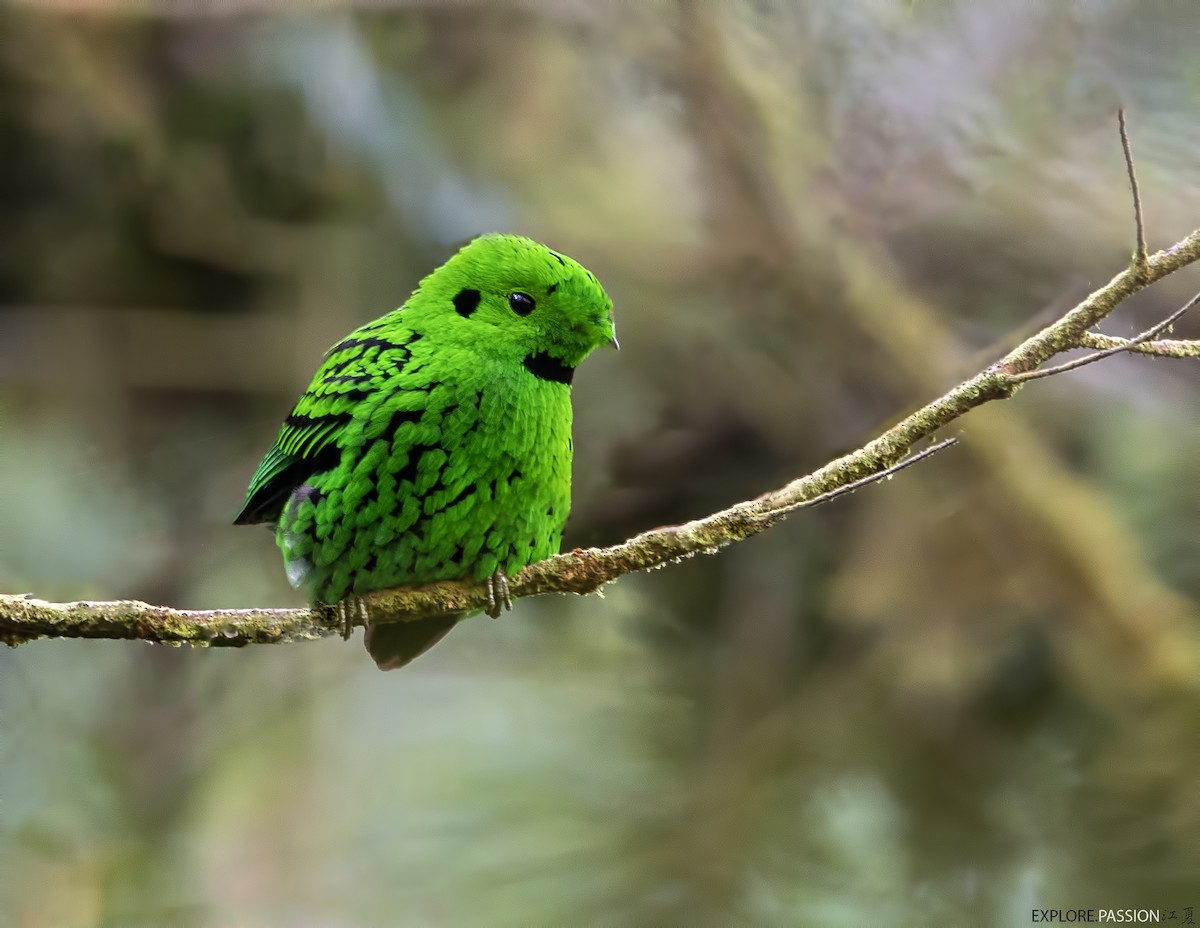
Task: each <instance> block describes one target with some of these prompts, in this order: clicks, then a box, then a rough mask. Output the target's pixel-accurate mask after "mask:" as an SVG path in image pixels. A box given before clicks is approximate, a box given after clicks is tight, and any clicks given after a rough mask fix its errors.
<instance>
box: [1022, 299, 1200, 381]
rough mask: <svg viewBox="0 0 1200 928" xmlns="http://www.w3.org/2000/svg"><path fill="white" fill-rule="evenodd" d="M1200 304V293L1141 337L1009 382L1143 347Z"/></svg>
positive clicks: (1053, 372)
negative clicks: (1139, 346)
mask: <svg viewBox="0 0 1200 928" xmlns="http://www.w3.org/2000/svg"><path fill="white" fill-rule="evenodd" d="M1197 303H1200V293H1197V294H1196V295H1195V296H1194V297H1192V298H1191V299H1190V300H1188V301H1187V302H1186V303H1184V304H1183V306H1181V307H1180V308H1179V309H1177V310H1175V312H1173V313H1171V315H1169V316H1167V318H1166V319H1164V320H1163V321H1162V322H1158V323H1156V324H1154V325H1152V326H1151V327H1150V328H1148V329H1146V331H1145V332H1143V333H1142V334H1141V335H1137V336H1134V337H1133V338H1130V339H1124V340H1122V344H1120V345H1117V346H1116V347H1113V348H1106V349H1105V350H1104V351H1098V352H1096V353H1095V354H1089V355H1088V356H1087V357H1084V358H1076V359H1075V360H1074V361H1067V362H1066V363H1064V364H1056V365H1055V366H1054V367H1046V368H1043V369H1042V370H1038V371H1026V372H1025V373H1023V374H1012V375H1010V376H1009V378H1008V379H1009V381H1010V382H1012V383H1023V382H1025V381H1026V380H1040V379H1041V378H1042V377H1053V376H1054V375H1055V374H1062V373H1065V372H1066V371H1073V370H1075V369H1076V368H1079V367H1084V366H1086V365H1088V364H1094V363H1096V362H1097V361H1103V360H1104V359H1105V358H1108V357H1112V356H1113V355H1114V354H1121V353H1122V352H1125V351H1130V350H1131V349H1134V348H1136V347H1137V346H1138V345H1143V344H1145V343H1146V342H1148V341H1150V339H1152V338H1154V336H1155V335H1158V334H1159V333H1160V332H1165V331H1166V330H1167V329H1169V328H1170V327H1171V326H1173V325H1174V324H1175V323H1176V322H1177V321H1178V320H1179V318H1180V317H1181V316H1182V315H1183V314H1184V313H1186V312H1187V311H1188V310H1189V309H1191V308H1192V307H1193V306H1195V305H1196V304H1197Z"/></svg>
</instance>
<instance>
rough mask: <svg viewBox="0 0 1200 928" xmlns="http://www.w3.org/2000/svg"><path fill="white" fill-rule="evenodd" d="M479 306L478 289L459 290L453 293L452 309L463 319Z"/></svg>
mask: <svg viewBox="0 0 1200 928" xmlns="http://www.w3.org/2000/svg"><path fill="white" fill-rule="evenodd" d="M478 306H479V291H478V290H469V289H468V290H459V291H458V293H456V294H455V295H454V309H455V311H456V312H457V313H458V314H459V315H460V316H462V317H463V318H464V319H466V318H467V317H469V316H470V315H471V313H473V312H475V309H476V307H478Z"/></svg>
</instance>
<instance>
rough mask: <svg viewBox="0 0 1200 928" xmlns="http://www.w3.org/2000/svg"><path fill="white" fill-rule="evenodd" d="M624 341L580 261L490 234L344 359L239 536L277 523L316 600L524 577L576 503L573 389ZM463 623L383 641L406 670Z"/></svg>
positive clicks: (389, 630)
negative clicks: (594, 359) (602, 349)
mask: <svg viewBox="0 0 1200 928" xmlns="http://www.w3.org/2000/svg"><path fill="white" fill-rule="evenodd" d="M606 343H612V344H614V345H615V344H616V334H615V330H614V328H613V322H612V302H611V300H609V298H608V296H607V294H605V292H604V289H603V288H602V287H601V286H600V284H599V282H598V281H597V280H596V278H595V277H594V276H593V275H592V273H591V272H590V271H588V270H586V269H585V268H584V267H582V266H581V265H580V264H578V263H577V262H575V261H573V260H572V259H570V258H568V257H566V256H565V255H561V254H559V253H558V252H555V251H552V250H551V249H549V248H547V247H546V246H545V245H541V244H539V243H537V242H534V241H532V240H530V239H527V238H522V237H520V236H515V235H485V236H481V237H480V238H477V239H475V240H474V241H472V242H471V243H470V244H468V245H466V246H465V247H464V248H463V249H462V250H460V251H459V252H458V253H457V254H456V255H454V256H453V257H452V258H451V259H450V260H449V261H447V262H446V263H445V264H444V265H442V266H441V267H439V268H438V269H437V270H435V271H434V272H433V273H431V274H430V275H429V276H428V277H426V278H425V279H424V280H422V281H421V283H420V285H419V286H418V288H417V289H416V291H414V292H413V294H412V296H410V297H409V299H408V301H407V302H406V303H405V304H404V305H403V306H402V307H401V308H400V309H397V310H394V311H392V312H390V313H388V314H387V315H385V316H383V317H381V318H379V319H377V320H375V321H374V322H370V323H368V324H367V325H364V326H363V327H361V328H359V329H357V330H355V331H354V332H353V333H351V334H350V335H349V336H348V337H347V338H345V339H344V340H342V341H341V342H339V343H338V344H337V345H335V346H334V347H333V348H331V349H330V350H329V353H328V354H327V355H326V358H325V362H324V364H322V365H321V368H320V369H319V370H318V371H317V374H316V376H315V377H314V378H313V381H312V383H311V384H310V385H309V387H308V389H307V390H306V391H305V393H304V395H303V396H301V397H300V399H299V400H298V401H297V403H296V405H295V408H294V409H293V410H292V412H291V413H290V414H289V415H288V417H287V418H286V419H285V420H284V422H283V426H282V428H281V429H280V432H279V436H278V438H276V440H275V444H274V446H273V447H272V448H271V450H270V451H268V452H267V454H266V456H265V457H264V458H263V460H262V463H261V464H259V466H258V469H257V470H256V471H255V473H254V476H253V478H252V479H251V481H250V487H249V489H248V490H247V493H246V502H245V505H244V506H243V508H242V511H241V512H240V513H239V515H238V516H237V518H236V519H235V520H234V521H235V522H236V523H237V524H239V525H244V524H248V523H255V522H269V523H270V522H273V523H275V527H276V541H277V543H278V544H279V547H280V549H281V550H282V552H283V560H284V565H285V568H286V570H287V575H288V578H289V579H290V580H291V582H292V583H293V584H294V585H295V586H298V587H301V588H304V589H306V590H307V591H308V593H309V595H310V596H311V598H312V600H313V601H314V602H320V603H337V602H340V601H342V600H344V599H346V598H347V597H348V596H352V595H355V594H362V593H366V592H369V591H371V590H377V589H385V588H388V587H393V586H401V585H406V584H414V583H429V582H432V581H435V580H450V579H459V578H463V577H474V578H476V579H485V578H487V577H490V576H492V575H493V574H494V573H495V572H496V571H502V572H504V573H505V574H513V573H515V572H516V571H518V570H520V569H521V568H522V567H524V566H525V565H526V564H529V563H532V562H533V561H537V560H541V559H543V558H546V557H549V556H551V555H553V554H555V553H557V551H558V548H559V544H560V542H561V539H562V530H563V526H564V525H565V524H566V520H567V514H568V512H569V510H570V501H571V388H570V384H571V378H572V375H573V373H574V371H575V368H576V367H577V366H578V365H579V364H580V362H582V361H583V359H584V358H585V357H587V355H588V354H590V353H591V352H592V350H593V349H595V348H596V347H597V346H599V345H602V344H606ZM457 618H458V617H446V618H439V619H428V620H422V621H418V622H401V623H394V624H390V625H382V626H377V627H376V628H372V629H369V630H368V635H367V647H368V650H370V652H371V654H372V656H373V657H374V658H375V659H376V662H377V663H379V665H380V666H381V667H384V668H385V669H389V668H391V667H396V666H402V665H403V664H405V663H407V662H408V661H410V660H412V658H414V657H416V656H417V655H418V654H421V653H422V652H424V651H425V650H427V649H428V648H429V647H431V646H432V645H433V644H434V643H436V642H437V641H438V640H439V639H440V638H441V637H442V636H443V635H445V634H446V632H447V631H449V630H450V628H452V627H453V626H454V624H455V622H456V621H457Z"/></svg>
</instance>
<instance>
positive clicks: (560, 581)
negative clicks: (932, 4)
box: [0, 118, 1200, 647]
mask: <svg viewBox="0 0 1200 928" xmlns="http://www.w3.org/2000/svg"><path fill="white" fill-rule="evenodd" d="M1121 133H1122V143H1123V148H1124V151H1125V153H1126V161H1127V166H1128V167H1129V176H1130V183H1131V186H1132V188H1133V193H1134V202H1135V210H1134V212H1135V219H1136V227H1137V228H1136V231H1137V244H1136V250H1135V252H1134V254H1133V257H1132V260H1131V262H1130V264H1129V266H1128V267H1127V268H1126V269H1125V270H1123V271H1121V273H1119V274H1117V275H1116V276H1115V277H1114V278H1113V279H1112V280H1110V281H1109V282H1108V283H1107V284H1105V285H1104V286H1102V287H1100V288H1099V289H1097V290H1095V291H1093V292H1092V293H1091V294H1089V295H1088V296H1087V297H1086V298H1085V299H1084V300H1083V301H1082V302H1080V303H1079V304H1078V305H1076V306H1075V307H1074V308H1072V309H1071V310H1069V311H1068V312H1067V313H1065V314H1064V315H1063V316H1062V317H1061V318H1059V319H1058V320H1057V321H1055V322H1054V323H1052V324H1050V325H1048V326H1046V327H1045V328H1043V329H1042V330H1041V331H1040V332H1038V333H1037V334H1036V335H1034V336H1032V337H1031V338H1028V339H1026V340H1025V341H1024V342H1022V343H1021V344H1020V345H1018V346H1017V347H1016V348H1014V349H1013V350H1012V351H1010V352H1009V353H1008V354H1007V355H1005V356H1004V357H1003V358H1001V359H1000V360H999V361H998V362H996V363H995V364H993V365H991V366H990V367H988V368H986V369H985V370H983V371H980V372H979V373H978V374H975V375H974V376H973V377H970V378H968V379H967V380H964V381H963V382H962V383H960V384H958V386H956V387H954V388H953V389H952V390H950V391H949V392H947V393H946V394H945V395H943V396H941V397H939V398H937V399H936V400H934V401H933V402H931V403H928V404H927V405H925V406H923V407H921V408H920V409H918V410H917V411H916V412H913V413H912V414H910V415H909V416H907V417H906V418H904V419H903V420H901V421H900V422H898V423H897V424H896V425H894V426H892V427H891V428H889V429H887V430H886V431H885V432H883V433H882V434H880V435H879V436H878V437H876V438H875V439H873V440H872V441H870V442H868V443H867V444H865V445H863V446H862V447H861V448H859V449H858V450H856V451H854V452H851V453H850V454H846V455H843V456H842V457H840V458H838V459H836V460H834V461H831V462H829V463H828V464H826V465H825V466H824V467H821V468H820V469H818V470H815V471H813V472H812V473H810V474H808V475H806V476H804V477H800V478H797V479H796V480H793V481H792V482H790V483H788V484H787V485H786V486H783V487H780V488H779V489H777V490H775V491H773V492H770V493H766V494H764V495H762V496H760V497H757V498H756V499H752V500H747V501H745V502H741V503H738V504H737V505H735V506H731V507H730V508H728V509H724V510H722V511H720V512H717V513H714V514H712V515H710V516H707V517H705V518H703V519H697V520H695V521H692V522H687V523H685V524H683V525H672V526H666V527H663V528H656V529H653V530H651V531H648V532H643V533H642V534H640V535H637V536H635V537H634V538H631V539H629V540H628V541H626V542H623V543H622V544H619V545H614V546H612V547H609V548H587V549H579V548H577V549H575V550H573V551H570V552H568V553H566V554H560V555H558V556H556V557H552V558H549V559H547V560H544V561H541V562H539V563H537V564H531V565H530V566H528V567H526V568H525V569H524V570H522V571H521V572H520V573H519V574H517V575H516V576H515V577H512V578H511V579H510V581H509V594H510V596H511V598H512V599H518V598H520V597H525V596H535V595H539V594H542V593H578V594H586V593H592V592H595V591H596V590H598V589H600V587H602V586H603V585H604V584H606V583H609V582H611V581H613V580H616V579H617V578H619V577H621V576H624V575H625V574H628V573H632V572H634V571H639V570H649V569H651V568H655V567H659V566H662V565H664V564H668V563H671V562H674V561H678V560H680V559H682V558H686V557H692V556H693V555H696V554H714V553H716V552H717V551H719V550H720V549H721V548H723V547H724V546H726V545H728V544H732V543H734V542H737V541H742V540H744V539H746V538H749V537H750V536H752V535H756V534H758V533H759V532H761V531H763V530H764V529H766V528H769V527H770V526H771V525H774V524H775V523H776V522H778V521H780V520H781V519H783V518H784V517H785V516H786V515H787V514H789V513H791V512H793V511H795V510H796V509H800V508H805V507H808V506H812V505H816V504H817V503H820V502H824V501H826V500H828V499H830V498H833V497H835V496H840V495H842V494H844V493H846V492H849V491H850V490H852V489H854V488H856V487H858V486H861V485H863V484H864V483H868V482H872V481H873V480H876V479H879V478H881V477H883V476H885V475H887V474H889V473H892V472H894V471H895V470H898V469H901V468H903V467H907V466H908V465H909V464H912V463H915V462H916V461H917V460H920V459H922V458H923V457H926V456H928V455H929V454H932V453H934V452H935V451H938V450H940V449H941V448H944V447H946V446H948V445H949V444H950V443H952V440H951V441H946V442H941V443H939V444H937V445H934V446H932V447H928V448H926V449H925V450H924V451H921V452H919V453H916V454H912V452H913V449H915V448H916V447H917V446H918V444H919V443H921V442H924V441H926V440H927V439H928V438H930V437H931V436H932V435H933V434H934V433H935V432H937V431H938V430H939V429H941V428H944V427H945V426H947V425H949V424H950V423H952V422H954V421H955V420H957V419H959V418H960V417H961V416H963V415H965V414H966V413H967V412H969V411H970V410H972V409H975V408H977V407H979V406H982V405H984V404H985V403H989V402H991V401H993V400H1000V399H1007V398H1009V397H1011V396H1012V395H1013V394H1014V393H1016V391H1017V390H1019V389H1020V387H1021V386H1022V385H1023V383H1024V382H1026V381H1028V380H1032V379H1035V378H1036V377H1039V376H1051V375H1055V374H1058V373H1063V372H1065V371H1067V370H1071V369H1074V368H1075V367H1078V366H1081V365H1082V364H1083V363H1091V362H1092V361H1096V360H1102V359H1103V358H1106V357H1109V356H1111V355H1112V354H1116V353H1120V352H1126V351H1128V352H1140V353H1143V354H1150V355H1154V356H1157V357H1166V358H1176V359H1192V358H1196V357H1198V356H1200V350H1198V348H1197V342H1195V341H1180V340H1153V338H1154V336H1156V335H1158V334H1160V333H1161V332H1162V331H1165V330H1167V329H1169V326H1170V324H1171V323H1172V322H1174V320H1175V319H1177V318H1179V317H1180V316H1182V315H1183V313H1184V312H1186V311H1187V310H1188V309H1190V308H1191V307H1192V306H1194V305H1195V304H1196V303H1197V301H1198V300H1197V299H1193V300H1192V301H1190V302H1189V303H1188V304H1187V305H1185V306H1184V307H1183V308H1181V309H1180V310H1178V311H1177V312H1176V313H1174V314H1172V315H1171V316H1170V317H1168V318H1167V319H1164V320H1163V321H1162V322H1160V323H1159V324H1158V325H1156V326H1153V327H1152V328H1151V329H1148V330H1147V331H1146V332H1143V333H1142V334H1141V335H1140V336H1138V337H1136V338H1133V339H1119V338H1113V337H1111V336H1104V335H1099V334H1097V333H1095V332H1092V331H1090V330H1091V329H1092V328H1093V327H1094V326H1095V325H1097V324H1098V323H1100V322H1101V321H1103V320H1104V319H1106V318H1108V317H1109V316H1110V315H1112V313H1113V311H1114V310H1116V308H1117V307H1118V306H1119V305H1120V304H1121V303H1122V302H1124V301H1125V300H1126V299H1128V298H1129V297H1130V296H1132V295H1133V294H1135V293H1137V292H1139V291H1141V290H1144V289H1145V288H1147V287H1149V286H1150V285H1151V284H1153V283H1155V282H1156V281H1159V280H1161V279H1162V278H1164V277H1166V276H1167V275H1169V274H1172V273H1174V272H1175V271H1178V270H1180V269H1181V268H1183V267H1186V266H1188V265H1189V264H1192V263H1194V262H1195V261H1197V260H1198V259H1200V229H1197V230H1196V231H1194V232H1192V233H1191V234H1190V235H1188V236H1187V237H1186V238H1184V239H1183V240H1182V241H1180V242H1178V243H1176V244H1175V245H1173V246H1172V247H1170V248H1168V249H1166V250H1164V251H1159V252H1156V253H1155V254H1152V255H1147V254H1146V248H1145V238H1144V234H1145V233H1144V224H1143V221H1142V216H1141V203H1140V198H1139V197H1138V192H1137V182H1136V178H1135V175H1134V173H1133V167H1132V160H1131V157H1130V155H1129V147H1128V141H1127V136H1126V135H1125V127H1124V120H1123V118H1122V120H1121ZM1078 348H1091V349H1098V352H1097V353H1096V354H1094V355H1091V356H1088V357H1086V358H1083V359H1079V360H1077V361H1073V362H1068V363H1066V364H1062V365H1059V366H1058V367H1056V368H1053V369H1043V370H1041V371H1039V370H1038V368H1039V367H1041V365H1042V364H1044V363H1045V362H1046V361H1048V360H1050V359H1051V358H1053V357H1056V356H1058V355H1060V354H1062V353H1064V352H1067V351H1071V350H1074V349H1078ZM909 455H911V456H909ZM363 604H364V605H365V606H366V608H367V610H368V614H369V615H370V620H371V622H372V623H373V624H382V623H386V622H399V621H408V620H413V619H418V618H424V617H428V616H431V615H439V614H447V613H454V612H469V611H476V610H481V609H483V607H484V606H485V605H486V604H487V587H486V585H485V584H483V583H477V582H474V581H446V582H441V583H432V584H428V585H425V586H420V587H406V588H399V589H394V590H383V591H379V592H375V593H370V594H367V595H366V596H365V597H364V598H363ZM342 630H343V619H342V617H341V616H339V615H338V614H337V612H336V610H334V609H332V608H328V607H314V608H312V609H221V610H206V611H191V610H180V609H169V608H166V607H163V606H153V605H150V604H148V603H143V602H137V601H132V600H131V601H121V602H75V603H51V602H45V601H43V600H40V599H36V598H33V597H32V596H31V595H5V594H0V641H3V642H4V643H6V644H9V645H17V644H21V643H22V642H26V641H32V640H35V639H38V638H52V637H59V638H114V639H136V640H142V641H151V642H160V643H187V644H195V645H211V646H233V647H238V646H243V645H248V644H271V643H281V642H287V641H295V640H299V639H309V638H319V637H325V636H328V635H333V634H340V633H341V632H342Z"/></svg>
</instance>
